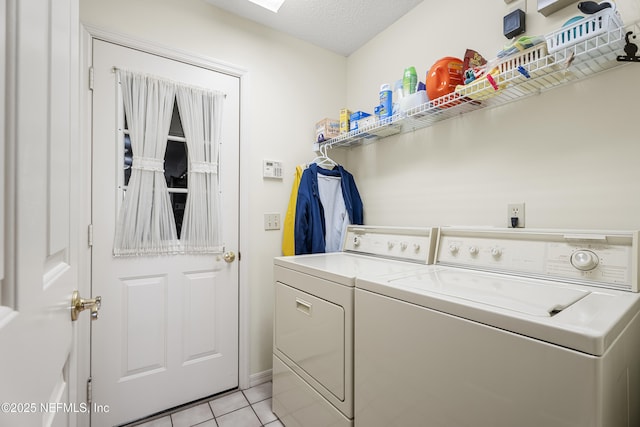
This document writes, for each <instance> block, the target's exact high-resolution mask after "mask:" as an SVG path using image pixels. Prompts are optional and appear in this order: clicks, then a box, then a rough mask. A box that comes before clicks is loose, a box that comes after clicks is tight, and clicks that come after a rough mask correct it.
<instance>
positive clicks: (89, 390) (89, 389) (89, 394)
mask: <svg viewBox="0 0 640 427" xmlns="http://www.w3.org/2000/svg"><path fill="white" fill-rule="evenodd" d="M92 403H93V388H92V386H91V377H89V378H88V379H87V405H89V407H91V404H92Z"/></svg>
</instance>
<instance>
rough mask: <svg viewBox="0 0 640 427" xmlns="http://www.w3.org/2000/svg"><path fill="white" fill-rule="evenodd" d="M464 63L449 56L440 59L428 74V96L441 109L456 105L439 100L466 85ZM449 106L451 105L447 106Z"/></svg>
mask: <svg viewBox="0 0 640 427" xmlns="http://www.w3.org/2000/svg"><path fill="white" fill-rule="evenodd" d="M463 68H464V63H463V62H462V60H461V59H458V58H454V57H452V56H447V57H445V58H442V59H439V60H438V61H436V63H435V64H433V65H432V66H431V68H430V69H429V72H428V73H427V82H426V86H427V95H428V96H429V99H431V100H432V101H434V103H435V105H438V106H439V107H440V108H447V107H448V106H451V105H455V104H456V103H449V102H446V101H447V100H440V101H438V98H440V97H442V96H445V95H448V94H450V93H452V92H453V91H454V90H455V89H456V86H458V85H462V84H464V73H463ZM447 104H449V105H447Z"/></svg>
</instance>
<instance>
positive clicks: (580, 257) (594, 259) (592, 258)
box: [571, 249, 600, 271]
mask: <svg viewBox="0 0 640 427" xmlns="http://www.w3.org/2000/svg"><path fill="white" fill-rule="evenodd" d="M599 261H600V260H599V258H598V255H596V254H595V253H594V252H592V251H589V250H586V249H580V250H578V251H575V252H574V253H573V254H572V255H571V265H573V266H574V267H575V268H577V269H578V270H580V271H590V270H593V269H594V268H596V267H597V266H598V262H599Z"/></svg>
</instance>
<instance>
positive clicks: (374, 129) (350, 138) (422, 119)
mask: <svg viewBox="0 0 640 427" xmlns="http://www.w3.org/2000/svg"><path fill="white" fill-rule="evenodd" d="M627 31H633V32H634V34H638V33H639V32H640V22H635V23H633V24H631V25H627V26H626V27H624V26H616V25H611V26H610V28H609V30H608V31H606V32H604V33H602V34H598V35H595V36H593V37H591V38H587V39H585V40H581V41H579V42H577V43H575V44H572V45H571V46H567V47H565V48H560V49H556V50H555V51H554V52H553V53H549V54H545V55H544V56H543V55H541V54H535V55H530V57H529V58H531V60H529V61H528V62H523V63H521V64H522V65H520V67H521V68H524V70H525V71H526V74H528V76H529V77H527V76H525V73H523V72H521V71H519V70H518V68H517V67H511V68H503V67H500V68H499V69H500V72H499V73H498V74H496V75H495V77H494V80H495V83H496V87H497V89H495V88H494V87H493V85H492V84H490V82H489V81H487V80H486V79H483V80H482V81H478V82H477V83H476V84H475V85H468V86H469V87H468V88H465V89H461V90H456V92H453V93H450V94H448V95H445V96H442V97H440V98H437V99H435V100H430V101H428V102H426V103H424V104H422V105H419V106H416V107H415V108H411V109H409V110H407V111H405V112H404V113H403V114H397V115H394V116H392V117H389V118H386V119H383V120H380V121H378V122H377V123H375V124H372V125H370V126H367V127H364V128H361V129H357V130H355V131H351V132H347V133H344V134H342V135H340V136H338V137H336V138H333V139H330V140H327V141H323V142H320V143H316V144H315V145H316V148H319V147H325V146H326V148H327V149H329V148H334V147H351V146H354V145H362V144H365V143H368V142H373V141H374V140H377V139H380V138H384V137H388V136H391V135H395V134H399V133H404V132H411V131H415V130H418V129H421V128H425V127H428V126H431V125H433V124H435V123H437V122H441V121H443V120H447V119H450V118H452V117H458V116H460V115H461V114H466V113H469V112H471V111H475V110H480V109H487V108H495V107H498V106H500V105H505V104H507V103H510V102H513V101H517V100H520V99H524V98H526V97H529V96H531V95H536V94H539V93H541V92H543V91H547V90H549V89H552V88H555V87H558V86H561V85H564V84H567V83H570V82H573V81H577V80H580V79H584V78H586V77H588V76H591V75H594V74H596V73H599V72H602V71H605V70H608V69H610V68H613V67H617V66H620V65H622V64H623V63H621V62H617V61H616V58H617V56H618V55H619V54H621V53H622V52H623V49H624V46H625V40H624V38H625V34H626V33H627ZM534 48H535V46H534ZM545 53H546V49H545ZM505 59H506V60H508V59H509V58H505ZM474 83H475V82H474Z"/></svg>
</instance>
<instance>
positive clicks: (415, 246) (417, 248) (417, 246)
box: [413, 243, 420, 252]
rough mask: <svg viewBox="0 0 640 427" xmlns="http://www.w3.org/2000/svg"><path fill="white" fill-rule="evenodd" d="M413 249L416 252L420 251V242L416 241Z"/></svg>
mask: <svg viewBox="0 0 640 427" xmlns="http://www.w3.org/2000/svg"><path fill="white" fill-rule="evenodd" d="M413 250H414V251H416V252H420V243H414V244H413Z"/></svg>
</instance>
